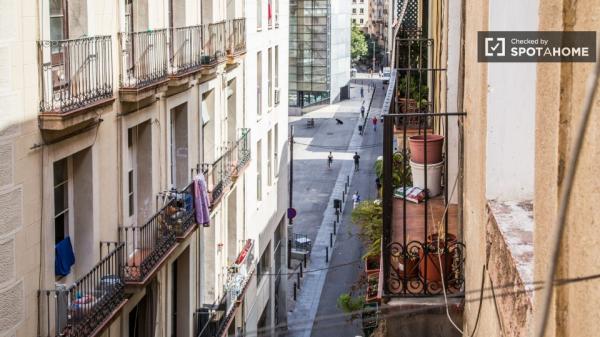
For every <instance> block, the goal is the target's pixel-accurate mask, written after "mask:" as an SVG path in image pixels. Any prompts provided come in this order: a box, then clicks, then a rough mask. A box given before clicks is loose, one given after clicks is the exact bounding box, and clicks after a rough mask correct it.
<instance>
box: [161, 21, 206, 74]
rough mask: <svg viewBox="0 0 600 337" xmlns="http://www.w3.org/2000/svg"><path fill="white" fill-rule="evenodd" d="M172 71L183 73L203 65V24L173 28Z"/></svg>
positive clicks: (170, 58)
mask: <svg viewBox="0 0 600 337" xmlns="http://www.w3.org/2000/svg"><path fill="white" fill-rule="evenodd" d="M171 41H172V42H171V48H170V52H169V54H170V57H169V63H170V66H171V68H170V72H171V74H174V75H176V74H182V73H186V72H189V71H192V70H194V69H198V68H199V67H200V66H201V65H202V26H200V25H198V26H188V27H181V28H173V29H171Z"/></svg>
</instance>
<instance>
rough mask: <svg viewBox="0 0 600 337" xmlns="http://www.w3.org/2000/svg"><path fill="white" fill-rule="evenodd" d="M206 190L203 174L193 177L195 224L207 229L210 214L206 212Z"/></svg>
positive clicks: (207, 203)
mask: <svg viewBox="0 0 600 337" xmlns="http://www.w3.org/2000/svg"><path fill="white" fill-rule="evenodd" d="M208 205H209V201H208V188H207V185H206V179H205V178H204V174H202V173H198V174H197V175H196V176H195V177H194V206H195V212H196V223H197V224H199V225H203V226H204V227H208V226H209V225H210V213H209V210H208Z"/></svg>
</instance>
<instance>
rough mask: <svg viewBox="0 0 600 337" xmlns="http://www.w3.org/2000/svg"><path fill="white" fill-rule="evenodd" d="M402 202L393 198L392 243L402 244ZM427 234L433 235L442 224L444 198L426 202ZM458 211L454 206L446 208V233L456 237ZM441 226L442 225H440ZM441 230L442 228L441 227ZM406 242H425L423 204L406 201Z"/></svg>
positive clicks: (439, 197)
mask: <svg viewBox="0 0 600 337" xmlns="http://www.w3.org/2000/svg"><path fill="white" fill-rule="evenodd" d="M403 208H404V201H403V200H402V199H400V198H394V213H393V216H392V233H391V234H392V241H393V242H400V243H401V242H404V234H405V233H404V220H403V217H404V210H403ZM427 208H428V210H427V227H428V230H427V234H428V235H431V234H435V233H437V231H438V225H439V224H440V223H442V217H443V214H444V210H445V205H444V197H443V196H437V197H435V198H432V199H430V200H429V201H428V202H427ZM457 215H458V209H457V205H456V204H450V205H449V206H448V214H447V215H446V216H447V217H448V233H450V234H454V235H456V230H457ZM442 226H443V223H442ZM442 228H443V227H442ZM406 234H407V238H406V242H410V241H413V240H416V241H421V242H423V241H425V240H426V237H425V203H424V202H422V203H420V204H415V203H412V202H410V201H406Z"/></svg>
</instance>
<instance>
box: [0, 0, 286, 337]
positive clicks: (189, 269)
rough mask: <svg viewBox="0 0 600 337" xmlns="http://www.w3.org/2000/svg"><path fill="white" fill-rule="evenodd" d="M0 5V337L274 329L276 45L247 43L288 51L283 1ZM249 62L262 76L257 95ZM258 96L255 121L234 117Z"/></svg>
mask: <svg viewBox="0 0 600 337" xmlns="http://www.w3.org/2000/svg"><path fill="white" fill-rule="evenodd" d="M1 6H2V10H1V11H0V12H1V13H2V14H0V16H1V20H0V21H1V22H2V27H3V28H2V30H0V59H2V60H3V62H2V63H3V69H4V70H5V71H4V74H5V76H3V79H4V80H3V81H2V82H1V83H0V101H1V102H2V104H1V106H2V108H0V109H2V116H3V117H2V119H1V122H0V123H1V124H0V148H2V164H1V165H2V170H1V173H0V175H1V178H0V200H2V203H3V209H4V213H3V216H2V219H1V220H0V247H1V248H0V261H2V262H1V263H0V274H1V275H2V276H1V277H0V317H2V319H0V336H33V335H38V336H59V335H60V336H89V335H103V336H108V335H111V336H132V337H133V336H192V335H193V336H225V335H235V334H239V333H244V332H248V334H249V335H251V334H257V333H258V332H257V331H267V330H269V329H272V326H274V325H275V323H276V322H277V321H278V320H279V321H280V320H281V317H282V315H281V314H279V315H277V314H276V312H279V313H281V309H280V308H281V307H282V306H283V307H284V308H285V296H280V299H281V300H283V304H282V303H281V302H278V301H277V300H276V297H275V294H276V293H277V292H285V289H283V288H279V290H277V286H276V284H277V280H278V278H277V277H275V275H277V272H278V271H279V269H278V268H279V266H280V262H281V259H283V258H284V255H285V252H286V249H285V242H287V240H286V235H287V234H286V230H285V225H283V226H280V225H279V224H280V223H282V217H283V214H284V211H283V210H284V209H285V208H284V207H285V205H286V198H287V192H285V188H286V187H285V186H287V184H286V179H287V170H286V167H287V157H286V151H285V149H286V146H285V143H286V140H287V127H286V124H287V123H286V121H287V117H286V114H285V113H278V106H279V105H276V104H275V98H274V97H275V96H276V94H275V89H277V88H280V89H279V90H287V87H286V84H285V83H286V82H285V81H279V82H278V83H277V75H276V74H278V71H281V75H280V76H282V78H284V76H286V73H285V69H287V62H286V60H287V46H282V47H280V48H277V46H275V45H273V46H271V45H269V46H267V45H264V46H263V45H258V43H257V42H256V41H253V42H250V39H258V38H269V39H272V40H276V39H277V37H278V36H287V34H288V32H287V30H286V29H283V28H279V27H287V16H286V15H279V13H280V12H281V11H279V9H280V8H285V7H280V6H286V4H285V3H284V1H283V0H281V1H279V2H277V1H269V0H264V1H261V3H260V5H256V4H255V3H252V4H250V2H246V1H243V0H233V1H227V2H224V1H217V0H214V1H195V0H194V1H192V0H122V1H114V2H97V1H88V0H39V1H38V0H27V1H22V2H3V3H2V4H1ZM261 6H262V11H260V13H261V17H262V18H263V19H264V20H265V21H264V22H265V26H264V28H263V29H264V30H263V35H262V36H260V37H259V36H257V35H256V33H255V32H256V16H255V14H254V13H258V12H259V11H258V10H257V8H256V7H261ZM282 12H283V13H285V11H282ZM267 20H272V21H271V22H272V23H273V24H272V25H269V27H267ZM277 22H280V24H279V25H277ZM250 28H252V29H250ZM261 43H262V42H261ZM262 48H265V50H264V55H265V56H264V57H263V60H264V61H262V62H263V63H262V66H263V67H264V69H265V72H264V74H267V73H268V74H270V76H272V77H268V76H266V77H265V78H264V83H265V85H264V86H258V84H257V82H256V80H255V77H254V74H251V73H249V72H254V71H256V70H255V67H254V65H255V63H254V62H255V60H256V59H255V58H254V57H253V56H252V55H251V52H250V51H252V53H256V51H257V50H261V49H262ZM267 48H269V49H267ZM277 53H280V54H279V56H277ZM267 55H273V56H267ZM258 62H259V64H260V61H258ZM267 69H269V70H267ZM272 78H274V81H275V82H267V81H271V79H272ZM269 83H276V84H275V85H269ZM257 86H258V89H259V90H260V91H258V95H259V96H264V97H267V96H268V97H271V99H272V100H273V109H272V111H271V112H270V113H271V115H269V113H268V112H267V111H261V110H260V109H257V105H256V104H255V105H248V101H249V100H250V98H249V97H254V96H255V95H256V94H257V91H256V90H257ZM268 88H272V90H271V89H268ZM263 102H264V107H265V108H266V107H267V104H268V103H267V101H266V99H265V100H264V101H263ZM281 104H282V106H285V105H284V104H286V102H285V101H284V102H282V103H281ZM261 114H262V117H261ZM261 121H262V123H263V124H261ZM266 125H269V130H267V128H265V129H261V130H260V131H257V130H256V128H263V127H265V126H266ZM278 125H281V127H278ZM262 130H264V132H262ZM257 172H258V173H257ZM262 174H264V179H262V180H260V179H259V180H260V181H261V182H262V185H257V184H256V179H255V177H256V176H257V175H261V176H262ZM199 175H201V176H203V177H204V179H205V181H206V192H207V193H206V194H202V193H200V194H198V192H197V191H195V190H194V187H195V185H194V183H193V181H194V179H195V178H196V177H198V176H199ZM280 181H281V182H280ZM263 185H264V186H263ZM257 189H258V190H262V191H263V193H264V194H265V197H264V198H263V201H262V204H261V203H260V201H258V200H260V198H259V197H258V195H259V193H258V192H257ZM198 195H206V197H207V199H206V202H207V203H208V204H207V207H208V214H205V216H206V218H208V219H209V221H204V220H202V218H198V216H197V214H196V211H197V210H198V209H201V207H198V204H197V202H196V200H195V196H198ZM198 200H200V199H198ZM255 200H257V201H255ZM34 210H35V211H34ZM259 211H260V212H261V213H260V216H258V215H257V212H259ZM266 280H268V281H266ZM278 307H279V308H278ZM277 310H279V311H277ZM261 329H262V330H261Z"/></svg>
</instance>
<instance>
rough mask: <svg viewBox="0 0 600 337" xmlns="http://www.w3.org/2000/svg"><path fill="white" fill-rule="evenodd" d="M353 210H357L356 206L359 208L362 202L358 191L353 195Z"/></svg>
mask: <svg viewBox="0 0 600 337" xmlns="http://www.w3.org/2000/svg"><path fill="white" fill-rule="evenodd" d="M352 201H353V202H352V208H356V206H358V203H359V202H360V195H359V194H358V191H356V192H354V194H353V195H352Z"/></svg>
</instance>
